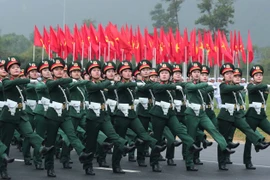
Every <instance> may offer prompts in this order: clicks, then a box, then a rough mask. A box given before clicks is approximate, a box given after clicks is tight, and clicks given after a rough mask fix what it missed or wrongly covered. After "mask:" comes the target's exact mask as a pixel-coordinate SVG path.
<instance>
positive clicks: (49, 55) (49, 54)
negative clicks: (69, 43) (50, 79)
mask: <svg viewBox="0 0 270 180" xmlns="http://www.w3.org/2000/svg"><path fill="white" fill-rule="evenodd" d="M48 58H49V59H51V45H50V44H49V53H48Z"/></svg>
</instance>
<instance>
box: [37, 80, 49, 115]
mask: <svg viewBox="0 0 270 180" xmlns="http://www.w3.org/2000/svg"><path fill="white" fill-rule="evenodd" d="M35 90H36V94H37V101H40V100H41V98H42V97H44V98H47V99H50V95H49V90H48V88H47V86H46V84H45V82H39V83H38V84H36V86H35ZM34 113H35V114H39V115H42V116H45V111H44V107H43V105H42V104H37V106H36V108H35V110H34Z"/></svg>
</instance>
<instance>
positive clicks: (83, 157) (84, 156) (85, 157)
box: [79, 152, 93, 163]
mask: <svg viewBox="0 0 270 180" xmlns="http://www.w3.org/2000/svg"><path fill="white" fill-rule="evenodd" d="M92 156H93V153H91V152H90V153H85V152H82V153H81V154H80V156H79V161H80V162H81V163H84V162H85V161H86V160H88V159H90V158H91V157H92Z"/></svg>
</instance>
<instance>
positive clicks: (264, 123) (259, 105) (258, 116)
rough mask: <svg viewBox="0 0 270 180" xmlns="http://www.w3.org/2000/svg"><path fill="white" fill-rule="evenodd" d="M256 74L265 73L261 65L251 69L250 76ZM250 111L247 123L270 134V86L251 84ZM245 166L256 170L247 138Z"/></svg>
mask: <svg viewBox="0 0 270 180" xmlns="http://www.w3.org/2000/svg"><path fill="white" fill-rule="evenodd" d="M256 73H261V74H263V73H264V69H263V67H262V66H261V65H254V66H252V67H251V69H250V73H249V74H250V76H251V77H253V76H254V75H255V74H256ZM247 90H248V98H249V109H248V110H247V113H246V121H247V123H248V124H249V125H250V127H251V128H252V129H253V130H254V131H255V130H256V129H257V127H259V128H261V129H262V130H263V131H264V132H266V133H267V134H270V123H269V121H268V120H267V116H266V112H265V111H266V103H267V98H268V94H269V85H267V84H262V83H259V84H257V83H256V82H255V83H254V84H252V83H250V84H248V86H247ZM244 164H245V165H246V168H247V169H255V167H254V166H253V164H252V161H251V141H250V140H249V139H248V138H246V143H245V149H244Z"/></svg>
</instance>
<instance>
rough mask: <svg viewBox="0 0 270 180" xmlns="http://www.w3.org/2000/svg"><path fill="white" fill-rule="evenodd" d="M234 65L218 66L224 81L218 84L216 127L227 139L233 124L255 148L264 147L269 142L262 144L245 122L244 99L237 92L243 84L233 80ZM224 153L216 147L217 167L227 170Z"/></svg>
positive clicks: (241, 88)
mask: <svg viewBox="0 0 270 180" xmlns="http://www.w3.org/2000/svg"><path fill="white" fill-rule="evenodd" d="M233 72H234V66H233V65H232V64H230V63H225V64H223V65H222V66H221V68H220V74H221V75H223V77H224V82H222V83H221V84H220V95H221V100H222V106H221V110H220V112H219V114H218V127H219V131H220V133H221V134H222V135H223V136H224V138H225V139H226V140H227V141H228V137H229V135H230V130H231V128H232V127H233V126H235V127H236V128H238V129H239V130H241V131H242V132H243V133H244V134H245V135H246V136H247V138H248V139H249V140H250V141H251V142H252V143H253V144H254V145H255V149H256V150H257V151H258V150H259V149H265V148H267V147H268V146H269V144H267V145H266V144H262V143H261V142H262V139H261V137H260V136H259V135H257V134H256V133H255V132H254V131H253V130H252V129H251V128H250V126H249V125H248V124H247V122H246V120H245V117H244V116H245V113H244V105H245V104H244V101H243V98H242V96H241V95H240V96H239V94H238V93H237V92H238V91H241V90H243V89H244V87H243V86H239V85H235V84H234V83H233V82H232V80H233ZM226 157H227V156H226V154H225V153H224V152H222V151H221V148H220V147H219V148H218V163H219V169H220V170H225V171H227V170H228V168H227V166H226Z"/></svg>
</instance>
